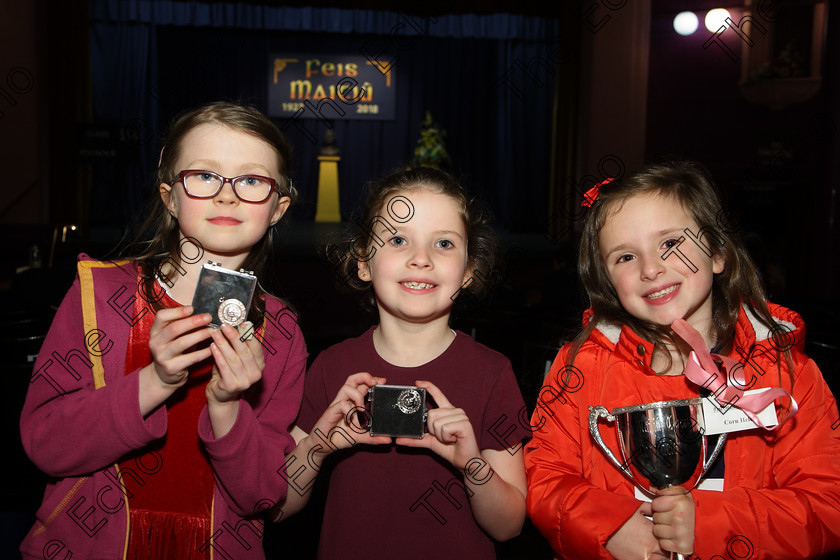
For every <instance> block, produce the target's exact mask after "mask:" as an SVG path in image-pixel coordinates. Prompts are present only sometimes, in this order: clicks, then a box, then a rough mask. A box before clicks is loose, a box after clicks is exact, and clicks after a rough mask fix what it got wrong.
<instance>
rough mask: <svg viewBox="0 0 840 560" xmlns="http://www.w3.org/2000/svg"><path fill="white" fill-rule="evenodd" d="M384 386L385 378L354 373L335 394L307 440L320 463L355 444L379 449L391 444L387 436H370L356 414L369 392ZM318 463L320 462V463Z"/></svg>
mask: <svg viewBox="0 0 840 560" xmlns="http://www.w3.org/2000/svg"><path fill="white" fill-rule="evenodd" d="M383 383H385V378H384V377H374V376H372V375H371V374H369V373H367V372H359V373H354V374H353V375H351V376H350V377H348V378H347V381H345V382H344V385H342V386H341V388H340V389H339V390H338V393H337V394H336V396H335V398H334V399H333V402H332V404H330V406H329V407H328V408H327V409H326V410H325V411H324V413H323V414H322V415H321V417H320V418H319V419H318V421H317V422H316V423H315V426H314V427H313V429H312V433H310V434H309V438H311V440H312V442H313V443H312V444H313V446H314V448H315V451H314V453H315V454H317V455H319V456H320V457H321V458H322V459H323V457H326V456H327V455H329V454H330V453H332V452H334V451H338V450H339V449H347V448H349V447H352V446H354V445H356V444H357V443H364V444H369V445H379V444H388V443H391V438H390V437H387V436H375V437H374V436H371V435H370V432H369V431H368V429H367V427H366V426H363V425H362V424H361V422H359V421H358V420H357V419H356V417H355V415H356V411H360V410H364V408H365V398H366V397H367V393H368V389H370V388H371V387H373V386H374V385H380V384H383ZM319 463H320V461H319Z"/></svg>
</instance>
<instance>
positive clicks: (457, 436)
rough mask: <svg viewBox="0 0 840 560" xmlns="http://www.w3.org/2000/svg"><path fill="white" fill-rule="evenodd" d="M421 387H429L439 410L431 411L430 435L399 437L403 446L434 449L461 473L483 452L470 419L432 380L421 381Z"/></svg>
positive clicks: (419, 384)
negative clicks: (453, 404)
mask: <svg viewBox="0 0 840 560" xmlns="http://www.w3.org/2000/svg"><path fill="white" fill-rule="evenodd" d="M417 386H418V387H423V388H425V389H426V390H427V391H428V392H429V395H431V397H432V398H433V399H434V400H435V402H436V403H437V405H438V408H433V409H431V410H429V417H428V420H427V421H426V427H427V428H428V430H429V433H427V434H426V435H424V436H423V437H422V438H421V439H414V438H406V437H401V438H397V443H398V444H399V445H405V446H407V447H426V448H428V449H431V450H432V451H434V452H435V453H437V454H438V455H440V456H441V457H443V458H444V459H446V460H447V461H449V462H450V463H452V465H453V466H454V467H455V468H456V469H459V470H463V469H464V467H465V466H466V465H467V463H469V462H470V460H472V459H474V458H476V457H481V450H479V448H478V442H477V441H476V439H475V433H474V432H473V427H472V424H471V423H470V419H469V418H467V415H466V413H465V412H464V411H463V409H460V408H455V407H454V406H452V404H451V403H450V402H449V400H447V398H446V397H445V396H444V394H443V393H442V392H441V390H440V389H438V388H437V387H436V386H435V385H434V384H433V383H431V382H429V381H418V382H417Z"/></svg>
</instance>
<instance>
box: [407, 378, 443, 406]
mask: <svg viewBox="0 0 840 560" xmlns="http://www.w3.org/2000/svg"><path fill="white" fill-rule="evenodd" d="M415 385H417V386H418V387H423V388H424V389H426V391H428V392H429V394H430V395H431V396H432V398H433V399H434V400H435V403H436V404H437V405H438V407H440V408H447V407H452V403H450V402H449V399H447V398H446V396H445V395H444V394H443V391H441V390H440V389H438V387H437V385H435V384H434V383H432V382H431V381H417V382H415Z"/></svg>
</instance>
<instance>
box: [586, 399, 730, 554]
mask: <svg viewBox="0 0 840 560" xmlns="http://www.w3.org/2000/svg"><path fill="white" fill-rule="evenodd" d="M702 402H703V399H702V398H696V399H683V400H677V401H663V402H655V403H648V404H639V405H635V406H626V407H623V408H616V409H614V410H613V411H612V412H609V411H607V409H606V408H604V407H603V406H590V407H589V432H590V433H591V434H592V437H593V438H594V439H595V442H596V443H597V444H598V445H599V446H600V447H601V449H603V451H604V453H606V454H607V457H609V459H610V460H611V461H612V462H613V464H614V465H615V466H616V467H618V469H619V470H620V471H621V472H623V473H624V474H625V475H627V477H628V478H630V480H631V481H632V482H633V483H634V484H635V485H636V486H637V487H638V488H639V489H640V490H642V491H643V492H645V493H646V494H648V495H649V496H651V497H653V496H654V495H655V494H656V491H657V490H662V489H664V488H670V487H672V486H681V487H683V488H685V489H686V491H690V490H691V489H692V488H694V487H695V486H696V485H697V484H698V482H699V481H700V478H701V477H702V476H703V475H704V474H705V473H706V471H707V470H708V468H709V467H710V466H711V465H712V463H714V461H715V459H716V458H717V456H718V455H719V454H720V452H721V450H722V449H723V445H724V443H725V442H726V434H720V435H719V436H718V437H717V443H715V445H714V449H713V450H712V452H711V453H709V451H708V450H709V442H708V438H707V436H705V435H704V432H705V430H704V428H703V426H704V423H703V406H702V404H701V403H702ZM602 417H603V418H606V420H607V421H608V422H615V427H616V430H618V441H619V447H620V449H621V457H622V458H623V459H624V461H622V462H619V460H618V459H617V458H616V456H615V454H614V453H613V452H612V450H611V449H610V448H609V447H608V446H607V445H606V444H605V443H604V440H603V438H602V437H601V431H600V427H599V425H598V420H599V419H600V418H602ZM671 558H675V559H678V560H679V559H683V558H684V556H683V555H681V554H677V553H672V554H671Z"/></svg>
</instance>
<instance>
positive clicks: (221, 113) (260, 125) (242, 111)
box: [132, 101, 297, 325]
mask: <svg viewBox="0 0 840 560" xmlns="http://www.w3.org/2000/svg"><path fill="white" fill-rule="evenodd" d="M202 124H217V125H221V126H225V127H228V128H230V129H233V130H238V131H241V132H245V133H247V134H250V135H252V136H255V137H256V138H258V139H260V140H262V141H264V142H266V143H267V144H268V145H269V146H271V147H272V148H274V151H275V152H276V154H277V168H278V169H279V170H280V177H274V179H275V180H276V181H277V186H278V188H279V190H280V196H288V197H289V198H290V199H291V201H292V202H294V200H295V198H297V191H296V190H295V188H294V186H293V185H292V180H291V176H290V175H291V161H292V149H291V146H290V145H289V143H288V142H287V141H286V138H285V137H284V136H283V134H282V133H281V132H280V130H279V129H278V128H277V127H276V126H275V125H274V123H272V122H271V121H270V120H269V119H268V118H267V117H266V116H265V115H264V114H263V113H262V112H260V111H259V110H258V109H256V108H254V107H250V106H245V105H240V104H237V103H231V102H226V101H219V102H214V103H210V104H207V105H204V106H202V107H199V108H197V109H194V110H192V111H189V112H187V113H184V114H182V115H181V116H179V117H177V118H176V119H175V120H174V122H173V124H172V126H171V127H170V129H169V133H168V134H167V136H166V138H165V140H164V143H163V149H162V150H161V157H160V164H159V165H158V170H157V176H156V181H155V185H154V187H155V189H154V192H155V194H157V192H158V185H160V184H161V183H167V184H170V185H171V184H174V183H175V181H177V180H178V173H179V172H180V169H175V164H176V162H177V161H178V158H179V156H180V154H181V144H182V142H183V139H184V137H185V136H186V135H187V133H189V132H190V131H191V130H192V129H194V128H195V127H197V126H199V125H202ZM276 228H277V224H275V225H273V226H270V227H269V228H268V230H267V231H266V233H265V235H263V237H262V239H260V240H259V241H258V242H257V243H256V244H255V245H254V246H253V247H252V248H251V251H250V252H249V253H248V256H247V257H245V260H244V261H243V262H242V264H241V265H240V267H241V268H244V269H245V270H250V271H253V272H254V274H255V275H256V277H257V278H258V279H259V278H260V277H261V275H262V273H263V271H264V265H265V262H266V259H267V258H268V257H269V256H270V255H271V253H272V248H273V245H274V237H275V236H276V235H277V233H276ZM150 234H151V239H149V235H150ZM137 239H141V240H144V241H140V242H135V244H134V246H135V247H137V250H136V251H137V252H136V253H135V256H134V257H132V260H134V261H136V262H137V263H138V265H139V266H140V270H141V271H142V273H143V286H142V290H143V293H144V294H145V295H146V296H147V301H150V302H154V301H157V300H158V299H159V298H160V297H159V292H160V290H157V292H158V295H157V296H155V293H156V291H155V282H156V280H155V276H156V275H158V276H162V277H163V278H164V279H165V278H166V270H162V267H163V265H164V264H166V263H167V262H173V261H174V262H175V263H179V264H180V263H181V262H183V260H184V258H183V256H182V254H181V247H180V242H181V240H180V232H179V227H178V221H177V220H176V219H175V218H173V217H172V216H171V215H170V214H169V211H168V210H167V208H166V205H165V204H164V202H163V200H162V199H161V197H160V196H153V199H152V208H151V211H150V212H149V214H148V217H147V218H146V221H145V222H144V223H143V225H142V226H141V228H140V231H139V233H138V236H137ZM264 294H265V289H264V288H263V287H262V286H261V285H260V284H259V283H258V284H257V288H256V290H255V293H254V295H255V297H254V304H253V305H252V306H251V311H250V313H249V317H248V319H249V320H250V321H251V322H253V323H254V324H255V325H259V324H260V323H262V320H263V317H264V314H265V300H264V297H263V296H264Z"/></svg>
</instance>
